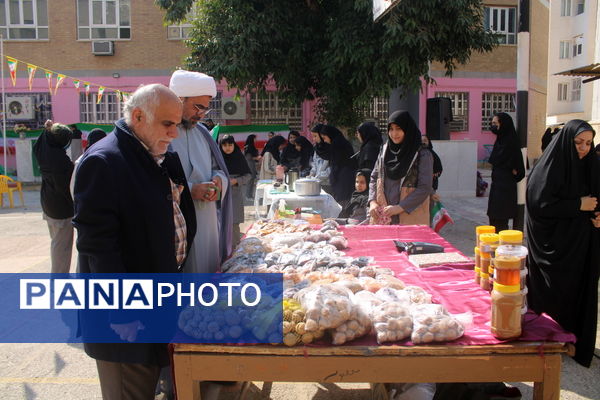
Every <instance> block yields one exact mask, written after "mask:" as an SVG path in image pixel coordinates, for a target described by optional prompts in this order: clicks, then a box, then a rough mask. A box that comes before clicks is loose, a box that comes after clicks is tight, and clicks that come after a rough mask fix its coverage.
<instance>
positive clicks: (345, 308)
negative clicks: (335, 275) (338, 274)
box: [295, 285, 352, 332]
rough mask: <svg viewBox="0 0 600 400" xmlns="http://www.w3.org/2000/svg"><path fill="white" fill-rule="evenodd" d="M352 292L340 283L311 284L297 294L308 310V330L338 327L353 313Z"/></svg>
mask: <svg viewBox="0 0 600 400" xmlns="http://www.w3.org/2000/svg"><path fill="white" fill-rule="evenodd" d="M351 297H352V292H351V291H350V290H348V289H347V288H345V287H343V286H339V285H319V286H311V287H308V288H306V289H303V290H301V291H300V292H298V293H297V294H296V296H295V299H296V300H298V301H299V302H300V304H301V305H302V308H304V310H306V331H307V332H313V331H317V330H322V329H331V328H337V327H338V326H340V325H341V324H343V323H344V322H346V321H347V320H348V319H349V318H350V316H351V314H352V300H351Z"/></svg>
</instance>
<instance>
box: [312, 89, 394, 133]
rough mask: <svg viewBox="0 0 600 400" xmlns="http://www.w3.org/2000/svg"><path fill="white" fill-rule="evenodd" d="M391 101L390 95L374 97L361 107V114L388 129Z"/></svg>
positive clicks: (365, 118) (366, 120)
mask: <svg viewBox="0 0 600 400" xmlns="http://www.w3.org/2000/svg"><path fill="white" fill-rule="evenodd" d="M389 103H390V99H389V98H388V97H373V99H371V101H370V102H369V104H368V105H367V106H365V107H361V108H360V110H359V114H360V115H361V117H362V120H363V121H365V122H373V123H374V124H375V126H377V127H378V128H379V129H380V130H382V131H387V121H388V116H389V113H390V108H389ZM315 123H316V122H315Z"/></svg>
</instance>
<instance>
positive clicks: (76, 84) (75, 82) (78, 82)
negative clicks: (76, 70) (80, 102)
mask: <svg viewBox="0 0 600 400" xmlns="http://www.w3.org/2000/svg"><path fill="white" fill-rule="evenodd" d="M73 85H74V86H75V89H77V93H79V86H80V85H81V81H78V80H77V79H73Z"/></svg>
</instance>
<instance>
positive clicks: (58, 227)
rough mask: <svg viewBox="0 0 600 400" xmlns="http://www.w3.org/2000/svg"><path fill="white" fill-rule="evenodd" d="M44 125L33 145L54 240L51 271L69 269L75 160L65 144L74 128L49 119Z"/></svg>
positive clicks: (61, 271)
mask: <svg viewBox="0 0 600 400" xmlns="http://www.w3.org/2000/svg"><path fill="white" fill-rule="evenodd" d="M45 128H46V129H45V130H44V131H43V132H42V134H41V135H40V137H39V138H38V140H37V142H36V143H35V145H34V146H33V154H34V155H35V158H36V159H37V162H38V164H39V166H40V172H41V174H42V190H41V192H40V200H41V203H42V210H43V211H44V214H43V218H44V219H45V220H46V222H47V223H48V231H50V238H51V240H52V242H51V245H50V257H51V260H52V268H51V272H52V273H68V272H69V270H70V268H71V253H72V249H73V225H72V224H71V219H72V218H73V198H72V197H71V191H70V190H69V183H70V182H71V174H72V173H73V162H72V161H71V159H70V158H69V156H67V152H66V148H67V147H69V144H70V143H71V130H70V129H69V127H67V126H66V125H61V124H53V123H52V121H50V120H48V121H46V124H45Z"/></svg>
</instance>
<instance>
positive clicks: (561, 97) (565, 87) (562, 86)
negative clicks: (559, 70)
mask: <svg viewBox="0 0 600 400" xmlns="http://www.w3.org/2000/svg"><path fill="white" fill-rule="evenodd" d="M568 91H569V84H568V83H559V84H558V97H557V100H558V101H567V92H568Z"/></svg>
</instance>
